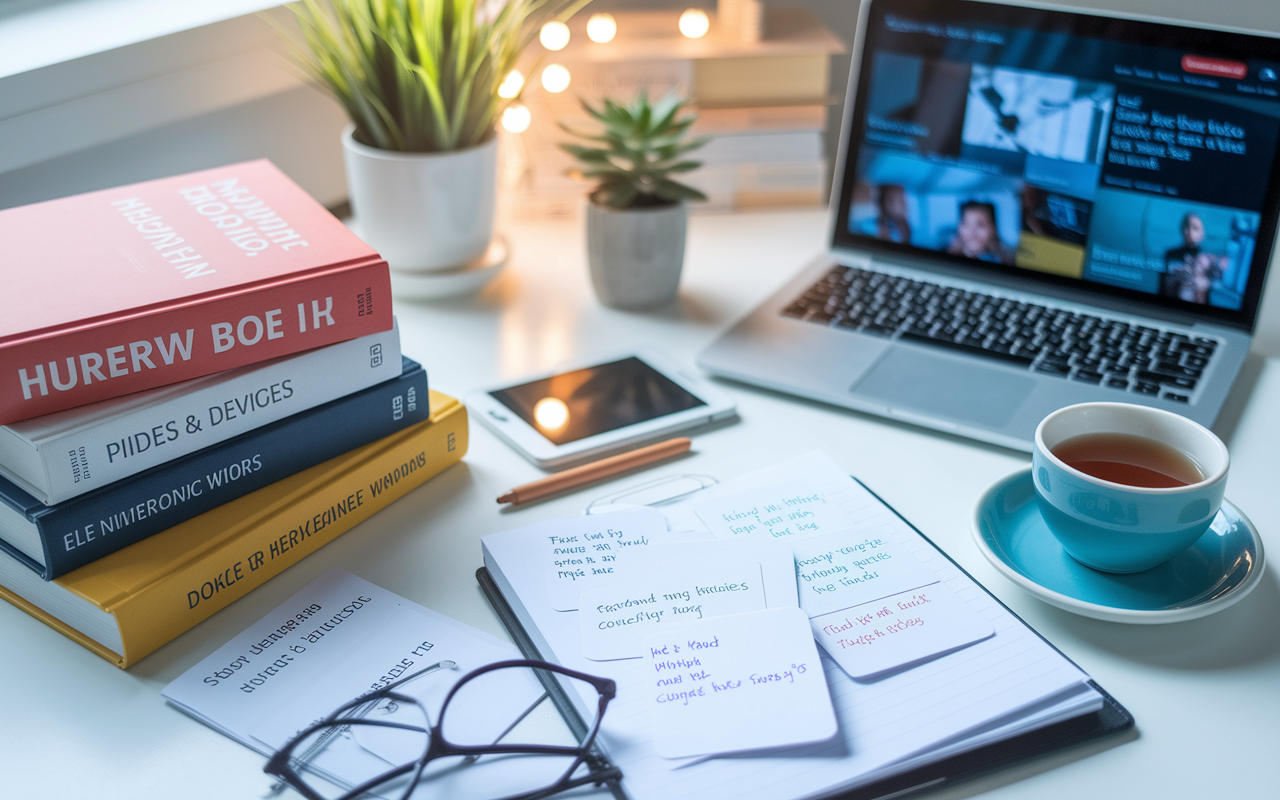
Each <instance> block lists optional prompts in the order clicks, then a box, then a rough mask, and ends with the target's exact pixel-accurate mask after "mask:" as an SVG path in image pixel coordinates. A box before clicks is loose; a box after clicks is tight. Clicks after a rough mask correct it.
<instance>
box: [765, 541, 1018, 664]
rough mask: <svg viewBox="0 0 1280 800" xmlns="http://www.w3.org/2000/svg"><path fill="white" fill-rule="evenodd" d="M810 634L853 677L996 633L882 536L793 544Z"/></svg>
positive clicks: (918, 660)
mask: <svg viewBox="0 0 1280 800" xmlns="http://www.w3.org/2000/svg"><path fill="white" fill-rule="evenodd" d="M790 544H791V549H792V552H793V553H794V554H795V559H796V575H797V577H798V578H799V587H800V607H801V608H802V609H804V612H805V613H806V614H807V615H808V616H809V618H810V623H811V625H812V627H813V635H814V637H815V638H817V640H818V641H819V642H820V643H821V644H822V646H823V648H824V649H825V650H826V651H827V653H828V654H829V655H830V656H831V657H832V658H833V659H835V661H836V663H837V664H839V665H840V668H841V669H843V670H844V671H845V672H847V673H848V674H849V677H851V678H854V679H856V680H870V679H874V678H877V677H880V676H882V675H884V674H887V673H889V672H894V671H897V670H900V669H906V668H908V667H910V666H914V665H915V664H919V663H922V662H924V661H928V660H930V659H932V658H936V657H938V656H941V655H945V654H947V653H950V652H953V651H955V650H958V649H960V648H962V647H966V646H968V645H971V644H973V643H974V642H979V641H982V640H983V639H986V638H989V637H991V636H993V635H994V634H995V628H993V627H992V625H991V623H990V622H988V621H987V620H986V619H985V618H983V617H982V615H981V614H979V613H978V612H977V611H974V610H973V609H972V608H971V607H970V606H969V604H968V603H966V602H965V601H964V600H963V599H961V598H960V597H958V596H957V595H956V594H955V593H954V592H952V591H951V590H950V589H948V588H947V587H946V585H945V584H943V583H942V582H941V580H940V579H939V578H938V576H937V575H935V574H934V573H933V572H932V571H931V570H930V569H929V568H928V567H926V566H925V565H924V564H922V563H920V560H919V559H917V558H916V557H915V556H914V555H912V554H911V553H910V552H908V551H906V550H905V549H904V548H903V547H902V546H901V545H900V544H897V543H895V542H893V541H892V540H890V539H889V538H888V536H887V535H881V534H872V535H863V534H859V533H858V532H857V531H856V530H848V531H842V532H839V533H833V534H827V535H824V536H816V537H813V538H809V539H804V540H801V541H794V542H791V543H790Z"/></svg>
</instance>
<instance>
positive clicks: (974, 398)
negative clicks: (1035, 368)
mask: <svg viewBox="0 0 1280 800" xmlns="http://www.w3.org/2000/svg"><path fill="white" fill-rule="evenodd" d="M1035 385H1036V381H1035V378H1032V377H1031V376H1030V375H1018V374H1016V373H1011V372H1006V371H1004V370H1001V369H997V368H993V367H988V366H986V365H984V364H983V363H982V362H980V361H978V360H977V359H975V358H968V359H960V358H947V357H945V356H934V355H930V354H928V353H922V352H920V351H917V350H914V349H909V348H905V347H894V348H892V349H891V350H890V351H889V352H888V353H887V354H886V355H885V356H884V358H882V359H880V361H879V363H877V364H876V365H875V367H873V368H872V369H871V371H870V372H868V373H867V374H866V375H865V376H864V377H863V378H862V380H860V381H858V382H857V383H856V384H854V385H853V387H851V391H853V392H854V393H855V394H857V395H859V396H861V397H865V398H867V399H868V400H874V401H876V402H877V403H883V404H885V405H887V406H889V407H890V408H900V409H903V410H909V411H915V412H918V413H921V414H925V415H927V416H929V417H933V418H936V419H939V420H953V421H955V422H957V423H960V424H962V425H963V424H976V425H980V426H982V427H984V428H989V429H993V430H999V429H1000V428H1003V427H1004V426H1005V424H1007V423H1008V421H1009V419H1010V417H1012V416H1013V413H1014V412H1015V411H1017V410H1018V407H1019V406H1020V405H1022V403H1023V401H1024V400H1026V399H1027V396H1028V395H1030V394H1031V390H1032V389H1034V388H1035Z"/></svg>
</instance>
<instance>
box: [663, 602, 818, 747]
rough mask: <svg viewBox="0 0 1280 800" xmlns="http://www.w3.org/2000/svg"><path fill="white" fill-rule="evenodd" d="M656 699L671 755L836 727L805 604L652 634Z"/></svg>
mask: <svg viewBox="0 0 1280 800" xmlns="http://www.w3.org/2000/svg"><path fill="white" fill-rule="evenodd" d="M643 646H644V649H645V660H646V661H645V663H646V667H647V673H648V681H647V682H646V688H647V690H648V692H649V697H648V698H647V700H646V704H647V705H648V707H649V716H650V719H651V721H652V723H653V733H654V742H655V747H656V749H657V752H658V754H659V755H661V756H663V757H665V758H684V757H686V756H698V755H708V754H714V753H731V752H736V751H742V750H757V749H761V748H777V747H785V746H788V745H796V744H806V743H810V742H818V741H822V740H824V739H828V738H830V737H831V736H833V735H835V733H836V728H837V726H836V717H835V712H834V711H833V709H832V706H831V695H830V692H829V691H828V689H827V681H826V678H825V676H824V675H823V671H822V666H821V664H820V663H819V660H818V651H817V648H816V647H815V646H814V643H813V635H812V634H811V633H810V632H809V626H808V620H807V618H806V616H805V614H804V612H802V611H800V610H798V609H794V608H777V609H768V610H766V611H756V612H753V613H748V614H735V615H733V616H727V617H718V618H715V619H706V620H702V621H701V622H696V623H690V624H688V625H681V626H678V627H671V628H664V629H662V630H660V631H655V632H653V633H651V634H650V635H649V636H647V637H645V639H644V641H643Z"/></svg>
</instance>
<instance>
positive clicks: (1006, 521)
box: [971, 467, 1266, 624]
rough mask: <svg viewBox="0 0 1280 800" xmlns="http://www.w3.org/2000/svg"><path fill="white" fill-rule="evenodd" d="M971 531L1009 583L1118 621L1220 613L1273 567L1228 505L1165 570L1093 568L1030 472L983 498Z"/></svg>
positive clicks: (1062, 604) (1255, 536) (1085, 612)
mask: <svg viewBox="0 0 1280 800" xmlns="http://www.w3.org/2000/svg"><path fill="white" fill-rule="evenodd" d="M971 526H972V529H973V538H974V540H975V541H976V542H977V543H978V549H979V550H981V551H982V554H983V555H984V556H986V557H987V560H988V561H990V562H991V563H992V565H994V566H995V568H996V569H998V570H1000V572H1002V573H1003V574H1004V576H1005V577H1007V578H1008V579H1009V580H1011V581H1013V582H1014V583H1016V584H1018V585H1019V586H1021V587H1022V588H1023V589H1026V590H1027V591H1028V592H1031V594H1033V595H1035V596H1036V597H1038V598H1040V599H1041V600H1043V601H1045V602H1046V603H1050V604H1051V605H1055V606H1057V607H1059V608H1064V609H1066V610H1067V611H1072V612H1075V613H1076V614H1082V615H1084V616H1086V617H1093V618H1094V619H1104V620H1109V621H1112V622H1130V623H1139V624H1157V623H1164V622H1181V621H1183V620H1188V619H1195V618H1197V617H1203V616H1206V615H1208V614H1212V613H1214V612H1216V611H1221V610H1222V609H1224V608H1226V607H1227V606H1230V605H1234V604H1235V603H1237V602H1238V601H1240V600H1241V599H1243V598H1244V596H1245V595H1247V594H1249V592H1251V591H1253V588H1254V587H1255V586H1257V585H1258V581H1259V580H1260V579H1261V578H1262V572H1263V568H1264V567H1265V566H1266V555H1265V554H1264V553H1263V549H1262V538H1261V537H1260V536H1258V532H1257V530H1256V529H1255V528H1254V527H1253V523H1251V522H1250V521H1249V519H1248V517H1246V516H1245V515H1244V514H1242V513H1241V512H1240V509H1238V508H1236V507H1235V506H1234V505H1233V504H1232V503H1230V502H1229V501H1227V500H1223V501H1222V508H1221V510H1219V511H1218V515H1217V516H1216V517H1214V519H1213V522H1212V524H1210V526H1209V530H1207V531H1205V533H1204V535H1203V536H1201V537H1200V538H1199V539H1197V540H1196V543H1195V544H1193V545H1191V547H1190V548H1188V549H1187V550H1185V551H1183V552H1182V553H1180V554H1179V555H1176V556H1174V557H1173V558H1171V559H1170V560H1168V561H1166V562H1164V563H1163V564H1160V565H1158V566H1156V567H1153V568H1152V569H1149V570H1146V571H1145V572H1134V573H1130V574H1126V575H1120V574H1115V573H1109V572H1099V571H1098V570H1095V569H1091V568H1090V567H1086V566H1085V565H1083V564H1081V563H1080V562H1079V561H1076V560H1075V559H1074V558H1072V557H1071V556H1069V555H1067V553H1066V551H1065V550H1063V549H1062V545H1060V544H1059V543H1058V540H1057V539H1055V538H1054V536H1053V534H1051V533H1050V532H1049V528H1048V527H1047V526H1046V525H1045V523H1044V520H1043V519H1042V518H1041V516H1040V511H1039V509H1038V508H1037V507H1036V492H1035V487H1034V486H1033V485H1032V483H1031V468H1030V467H1028V468H1027V469H1024V470H1020V471H1018V472H1015V473H1014V474H1012V475H1010V476H1008V477H1006V478H1002V479H1000V480H999V481H997V482H996V483H995V484H994V485H992V487H991V488H990V489H988V490H987V491H986V492H984V493H983V495H982V497H980V498H978V502H977V504H976V505H975V506H974V508H973V518H972V520H971Z"/></svg>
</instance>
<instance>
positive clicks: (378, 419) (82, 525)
mask: <svg viewBox="0 0 1280 800" xmlns="http://www.w3.org/2000/svg"><path fill="white" fill-rule="evenodd" d="M401 360H402V362H403V367H402V372H401V374H400V377H398V378H393V379H392V380H389V381H386V382H384V383H379V384H377V385H376V386H371V387H369V388H368V389H363V390H361V391H359V392H355V393H354V394H349V395H347V396H346V397H340V398H338V399H337V400H334V401H332V402H329V403H326V404H324V405H322V406H317V407H316V408H312V409H308V410H306V411H301V412H299V413H297V414H294V415H293V416H291V417H286V418H284V419H282V420H278V421H277V422H273V423H271V424H270V425H265V426H263V427H261V428H258V429H256V430H252V431H249V432H247V433H244V434H241V435H240V436H237V437H235V438H234V439H228V440H226V441H224V442H220V443H218V444H215V445H212V446H210V447H206V448H205V449H203V450H199V451H197V452H194V453H191V454H190V455H187V456H183V457H182V458H179V459H175V460H174V461H170V462H168V463H166V464H161V465H159V466H156V467H153V468H151V469H149V470H147V471H145V472H140V473H138V474H137V475H134V476H132V477H129V478H125V479H124V480H121V481H117V482H116V483H113V484H111V485H109V486H103V487H101V488H99V489H95V490H94V491H92V492H88V493H87V494H82V495H80V496H79V497H74V498H72V499H70V500H66V501H64V502H61V503H58V504H57V505H52V506H47V505H45V504H43V503H41V502H40V501H39V500H37V499H35V498H34V497H32V496H31V495H29V494H27V493H26V492H25V491H23V490H22V489H20V488H18V487H17V486H15V485H14V484H13V483H12V482H10V481H8V480H6V479H5V478H4V477H0V550H4V551H5V552H7V553H8V554H10V555H12V556H13V557H14V558H16V559H17V560H18V561H20V562H22V563H23V564H25V565H27V566H28V567H30V568H31V569H33V570H35V571H36V572H37V573H38V574H39V575H40V577H42V578H44V579H45V580H46V581H49V580H53V579H54V578H57V577H59V576H61V575H65V574H66V573H68V572H70V571H71V570H73V569H76V568H77V567H82V566H84V565H85V564H88V563H89V562H91V561H96V560H97V559H99V558H102V557H103V556H105V555H107V554H109V553H114V552H115V551H117V550H119V549H121V548H122V547H126V546H128V545H131V544H133V543H134V542H137V541H140V540H142V539H145V538H147V537H148V536H151V535H153V534H157V533H159V532H160V531H163V530H165V529H167V528H171V527H173V526H174V525H177V524H178V523H179V522H183V521H185V520H188V519H191V518H192V517H194V516H196V515H198V514H203V513H204V512H206V511H208V510H210V509H212V508H216V507H217V506H220V505H222V504H223V503H227V502H230V501H232V500H234V499H236V498H237V497H241V496H243V495H246V494H248V493H249V492H253V491H256V490H258V489H261V488H262V487H264V486H267V485H268V484H272V483H275V482H276V481H278V480H280V479H282V478H287V477H288V476H290V475H293V474H294V473H296V472H301V471H302V470H304V469H307V468H308V467H311V466H314V465H316V464H319V463H321V462H322V461H327V460H329V459H330V458H333V457H335V456H339V455H342V454H343V453H345V452H347V451H348V450H354V449H355V448H357V447H360V446H361V445H365V444H368V443H369V442H372V441H375V440H377V439H381V438H383V437H384V436H390V435H391V434H393V433H395V432H396V431H399V430H401V429H402V428H407V427H409V426H410V425H413V424H415V423H418V422H422V421H423V420H425V419H427V417H428V416H429V414H430V410H431V409H430V405H431V404H430V402H429V400H428V397H427V373H426V371H425V370H423V368H422V365H421V364H419V363H418V362H416V361H413V360H412V359H409V358H403V357H402V359H401Z"/></svg>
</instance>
